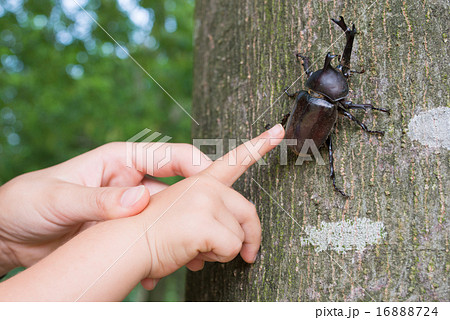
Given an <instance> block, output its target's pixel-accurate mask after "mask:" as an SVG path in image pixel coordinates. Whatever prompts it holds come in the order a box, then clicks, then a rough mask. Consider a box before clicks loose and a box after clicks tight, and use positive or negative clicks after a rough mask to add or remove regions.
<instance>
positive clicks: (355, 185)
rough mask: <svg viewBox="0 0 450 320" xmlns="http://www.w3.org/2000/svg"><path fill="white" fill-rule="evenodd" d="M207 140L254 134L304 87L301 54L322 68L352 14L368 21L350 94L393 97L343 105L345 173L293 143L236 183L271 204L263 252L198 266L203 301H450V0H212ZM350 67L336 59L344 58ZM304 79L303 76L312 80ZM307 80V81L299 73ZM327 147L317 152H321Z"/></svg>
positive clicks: (204, 76)
mask: <svg viewBox="0 0 450 320" xmlns="http://www.w3.org/2000/svg"><path fill="white" fill-rule="evenodd" d="M196 5H197V8H196V28H195V47H196V52H195V62H194V65H195V71H194V83H195V89H194V106H193V109H194V118H195V119H196V120H197V121H198V122H199V124H200V125H199V126H197V125H195V124H193V137H194V138H225V139H228V138H230V139H233V138H236V139H237V141H238V143H239V142H240V141H241V139H243V138H245V139H249V138H251V137H254V136H256V135H257V134H258V133H260V132H262V131H263V130H264V126H265V125H266V124H267V123H271V124H274V123H276V122H278V121H280V119H281V118H282V115H283V114H284V113H287V112H290V111H291V109H292V107H293V101H292V100H291V99H289V98H288V97H286V96H285V95H283V88H285V87H288V86H290V85H291V84H292V88H291V89H290V91H291V92H294V91H297V90H300V89H302V88H305V87H304V83H305V79H306V78H305V74H304V72H303V69H302V66H301V64H300V63H299V62H298V61H297V59H296V57H295V54H296V53H297V52H300V53H302V54H306V55H309V56H310V57H311V62H312V68H311V69H312V70H313V71H314V70H317V69H320V68H322V66H323V63H324V59H325V55H326V53H327V52H328V51H331V52H332V53H335V54H341V53H342V50H343V48H344V45H345V36H344V33H343V32H342V30H341V29H340V28H339V27H338V26H337V25H335V24H334V23H333V22H332V21H331V18H338V17H339V16H340V15H342V16H344V18H345V20H346V22H347V23H348V24H349V25H351V23H355V25H356V28H357V30H358V34H357V35H356V39H355V43H354V48H353V49H354V51H353V55H352V67H353V68H354V69H361V68H362V67H364V69H365V73H364V74H361V75H360V74H354V75H353V76H352V77H351V79H350V94H349V97H348V99H349V100H352V101H354V102H355V103H372V104H373V105H374V106H376V107H381V108H389V109H390V110H391V114H390V115H387V114H384V113H381V112H376V111H370V110H369V111H367V112H364V111H362V110H352V111H351V112H352V113H353V114H354V115H355V116H356V117H357V118H358V119H360V120H362V121H363V122H364V123H366V124H367V126H368V127H369V129H370V128H374V130H384V131H385V135H384V136H383V137H378V136H376V135H369V134H367V133H366V132H363V131H362V130H360V128H359V127H358V126H357V125H356V124H355V123H354V122H351V121H349V120H348V119H347V118H345V117H339V118H338V120H337V124H336V128H335V130H334V132H333V133H332V139H333V145H334V164H335V170H336V173H337V176H336V183H337V185H338V186H340V187H341V188H342V189H343V190H344V191H345V192H346V193H348V194H349V195H351V197H350V198H349V199H345V198H343V197H342V196H341V195H340V194H338V193H336V192H335V191H334V190H333V187H332V184H331V182H330V178H329V167H328V152H327V150H326V148H321V149H320V151H321V156H322V157H323V159H324V161H325V163H326V165H318V163H317V161H305V162H304V163H303V165H301V166H299V165H295V161H296V157H295V155H294V154H292V153H290V154H289V158H288V162H287V165H283V164H282V162H283V157H282V153H281V149H280V148H277V149H275V150H274V151H272V152H271V153H270V154H269V155H267V156H266V157H265V161H266V163H267V165H258V164H256V165H254V166H253V167H252V168H251V169H250V170H249V171H248V172H247V173H246V174H245V175H244V176H242V177H241V179H240V180H239V181H238V182H237V183H236V184H235V185H234V187H235V189H236V190H238V191H239V192H241V193H242V194H243V195H244V196H245V197H247V198H248V199H249V200H252V201H253V202H254V203H255V205H256V207H257V210H258V214H259V216H260V219H261V223H262V235H263V239H262V245H261V251H260V254H259V257H258V259H257V261H256V263H255V264H253V265H247V264H246V263H244V262H243V261H242V260H241V259H240V258H236V259H235V260H234V261H233V262H231V263H227V264H219V263H211V264H207V265H206V267H205V269H204V270H203V271H200V272H196V273H192V272H191V273H189V275H188V283H187V300H191V301H192V300H193V301H205V300H207V301H392V300H393V301H440V300H449V283H448V274H449V271H450V263H449V243H448V241H449V239H448V238H449V237H448V236H449V219H448V218H449V217H448V207H449V185H450V179H449V172H450V165H449V161H450V157H449V149H450V142H449V132H450V116H449V111H450V108H449V107H450V94H449V82H448V75H449V67H448V66H449V52H448V51H449V50H448V48H449V47H448V42H447V36H448V33H449V23H448V12H449V3H448V1H445V0H420V1H419V0H411V1H399V0H379V1H374V2H373V3H372V2H370V1H369V2H367V1H363V0H351V1H350V0H347V1H314V0H304V1H301V0H297V1H294V0H288V1H284V0H265V1H263V0H260V1H254V0H243V1H241V0H239V1H238V0H232V1H229V0H199V1H197V2H196ZM332 63H333V65H334V66H336V64H337V61H336V59H335V60H333V62H332ZM299 77H300V78H299ZM297 79H298V81H296V80H297ZM313 159H314V158H313Z"/></svg>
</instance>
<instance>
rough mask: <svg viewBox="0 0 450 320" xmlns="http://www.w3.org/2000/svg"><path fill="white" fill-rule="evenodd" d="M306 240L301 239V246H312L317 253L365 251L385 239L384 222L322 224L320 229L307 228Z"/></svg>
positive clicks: (360, 220)
mask: <svg viewBox="0 0 450 320" xmlns="http://www.w3.org/2000/svg"><path fill="white" fill-rule="evenodd" d="M304 231H305V233H306V234H307V235H308V237H306V238H301V239H300V240H301V245H302V246H306V245H312V246H314V247H315V251H316V252H321V251H325V250H327V249H331V250H334V251H336V252H340V253H342V252H345V251H348V250H354V249H355V250H356V251H360V252H361V251H364V249H365V248H366V247H367V246H368V245H371V244H375V243H378V241H379V240H380V239H381V238H382V237H383V232H384V224H383V222H380V221H377V222H373V221H371V220H370V219H367V218H357V219H355V220H344V221H339V222H322V223H321V225H320V227H319V228H318V227H315V226H307V227H306V228H305V230H304Z"/></svg>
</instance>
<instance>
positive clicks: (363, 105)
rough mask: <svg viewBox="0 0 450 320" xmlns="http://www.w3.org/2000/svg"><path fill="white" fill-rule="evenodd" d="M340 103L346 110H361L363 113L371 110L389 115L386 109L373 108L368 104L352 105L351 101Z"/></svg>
mask: <svg viewBox="0 0 450 320" xmlns="http://www.w3.org/2000/svg"><path fill="white" fill-rule="evenodd" d="M340 103H341V104H342V106H343V107H344V108H346V109H363V110H364V111H367V109H371V110H378V111H382V112H386V113H387V114H390V111H389V110H388V109H383V108H375V107H374V106H373V105H371V104H370V103H362V104H358V103H353V102H351V101H346V100H345V101H340Z"/></svg>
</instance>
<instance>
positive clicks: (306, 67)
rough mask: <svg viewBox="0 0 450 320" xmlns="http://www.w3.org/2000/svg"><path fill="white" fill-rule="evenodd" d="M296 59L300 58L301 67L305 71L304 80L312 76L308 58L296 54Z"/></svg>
mask: <svg viewBox="0 0 450 320" xmlns="http://www.w3.org/2000/svg"><path fill="white" fill-rule="evenodd" d="M296 57H297V58H299V57H300V58H302V61H303V63H302V65H303V69H304V70H305V73H306V78H309V76H310V75H311V74H312V71H311V70H310V69H309V68H310V67H311V61H310V60H309V57H307V56H302V55H301V54H300V53H297V54H296Z"/></svg>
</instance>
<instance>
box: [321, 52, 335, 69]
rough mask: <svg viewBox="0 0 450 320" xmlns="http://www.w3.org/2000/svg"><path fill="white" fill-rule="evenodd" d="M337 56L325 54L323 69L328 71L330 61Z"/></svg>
mask: <svg viewBox="0 0 450 320" xmlns="http://www.w3.org/2000/svg"><path fill="white" fill-rule="evenodd" d="M336 57H337V55H335V54H331V52H328V53H327V56H326V57H325V64H324V65H323V69H324V70H325V69H328V68H329V67H330V63H331V60H333V59H334V58H336Z"/></svg>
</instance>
